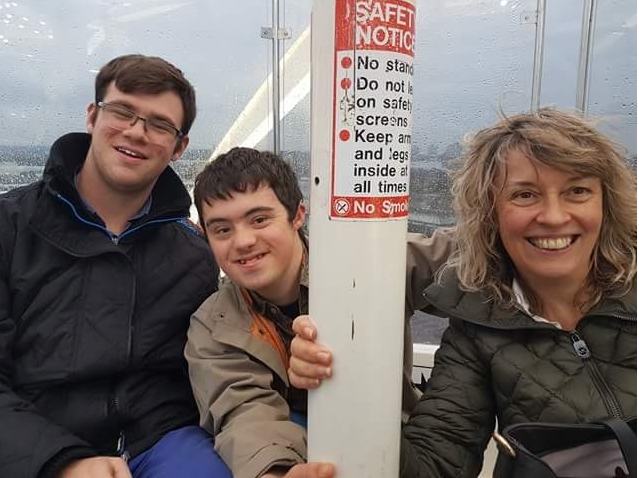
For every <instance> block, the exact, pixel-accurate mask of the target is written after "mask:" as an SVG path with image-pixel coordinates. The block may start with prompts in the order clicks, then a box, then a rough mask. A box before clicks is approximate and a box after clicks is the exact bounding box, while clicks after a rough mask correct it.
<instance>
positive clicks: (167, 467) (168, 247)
mask: <svg viewBox="0 0 639 478" xmlns="http://www.w3.org/2000/svg"><path fill="white" fill-rule="evenodd" d="M194 118H195V93H194V90H193V87H192V86H191V85H190V83H189V82H188V81H187V80H186V79H185V78H184V76H183V75H182V72H181V71H180V70H178V69H177V68H175V67H174V66H173V65H171V64H170V63H167V62H166V61H164V60H162V59H161V58H156V57H146V56H142V55H127V56H122V57H118V58H116V59H114V60H112V61H111V62H109V63H108V64H107V65H105V66H104V67H103V68H102V69H101V70H100V72H99V73H98V75H97V78H96V83H95V102H94V103H92V104H91V105H89V107H88V117H87V130H88V133H89V134H83V133H71V134H67V135H65V136H62V137H61V138H59V139H58V140H57V141H56V142H55V143H54V145H53V147H52V148H51V153H50V156H49V159H48V161H47V164H46V166H45V171H44V175H43V179H42V180H40V181H38V182H36V183H33V184H31V185H28V186H25V187H21V188H18V189H15V190H13V191H10V192H8V193H6V194H3V195H1V196H0V423H1V424H2V426H0V476H3V477H4V476H6V477H16V478H17V477H21V478H35V477H36V476H37V477H39V478H49V477H53V478H88V477H91V478H116V477H117V478H130V477H131V476H133V477H136V478H147V477H148V478H150V477H153V478H164V477H166V478H168V477H175V476H189V478H199V477H202V478H203V477H205V476H206V477H210V478H228V477H230V473H229V471H228V469H227V468H226V466H225V465H224V464H223V463H222V462H221V461H220V459H219V457H218V456H217V455H216V454H215V453H214V451H213V446H212V442H211V438H210V436H209V435H207V434H206V433H205V432H204V431H203V430H202V429H201V428H199V427H198V426H197V408H196V406H195V402H194V400H193V396H192V392H191V388H190V385H189V381H188V376H187V370H186V362H185V360H184V358H183V355H182V351H183V348H184V343H185V340H186V331H187V328H188V324H189V317H190V315H191V313H192V312H193V311H194V310H195V309H197V307H198V305H199V304H200V303H201V302H202V301H203V300H204V299H205V298H206V297H207V296H208V295H210V294H211V293H212V292H214V291H215V290H216V288H217V278H218V268H217V265H216V263H215V261H214V259H213V256H212V255H211V253H210V251H209V249H208V247H207V245H206V242H205V241H204V240H203V238H202V236H201V234H200V233H199V232H198V231H197V230H196V228H195V227H194V225H193V224H190V223H188V221H187V219H186V218H187V217H188V215H189V206H190V198H189V195H188V193H187V191H186V189H185V187H184V185H183V184H182V182H181V181H180V179H179V178H178V176H177V175H176V174H175V173H174V172H173V171H172V170H171V168H168V167H167V166H168V165H169V163H170V162H171V161H174V160H177V159H178V158H179V157H180V155H181V154H182V153H183V152H184V150H185V149H186V147H187V145H188V132H189V129H190V127H191V124H192V123H193V120H194ZM127 460H128V465H127Z"/></svg>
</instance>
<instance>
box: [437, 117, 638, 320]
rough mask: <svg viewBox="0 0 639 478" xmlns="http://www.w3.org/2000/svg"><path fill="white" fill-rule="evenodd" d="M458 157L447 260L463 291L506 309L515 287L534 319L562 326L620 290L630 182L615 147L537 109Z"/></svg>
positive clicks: (632, 266)
mask: <svg viewBox="0 0 639 478" xmlns="http://www.w3.org/2000/svg"><path fill="white" fill-rule="evenodd" d="M466 158H467V159H466V161H465V163H464V164H463V166H462V167H461V168H460V169H459V171H458V172H457V173H456V175H455V178H454V181H453V197H454V199H453V203H454V207H455V209H456V211H457V213H458V216H459V221H460V226H462V225H463V227H460V228H459V233H460V245H461V247H460V248H459V251H458V253H457V254H456V255H455V256H454V257H453V258H451V260H450V262H449V266H450V267H451V268H453V269H454V270H455V271H456V273H457V275H458V276H459V278H460V283H461V285H462V287H463V288H465V289H466V290H469V291H478V290H480V289H482V288H484V289H487V290H489V291H490V296H491V297H493V298H495V299H497V300H500V301H504V302H506V303H509V304H511V305H512V304H516V303H517V297H516V294H515V293H514V292H513V287H512V285H513V284H512V283H513V280H515V281H516V283H517V285H518V286H520V287H522V288H523V289H524V290H525V291H526V296H527V300H528V301H530V304H531V307H532V310H533V311H534V312H536V313H540V314H542V315H543V314H544V313H545V314H546V316H548V317H552V318H553V319H552V320H553V321H559V322H561V321H567V322H566V325H567V328H568V329H571V328H572V327H571V325H574V321H575V320H577V319H578V318H579V317H581V314H582V313H583V312H584V311H586V310H587V309H588V308H589V307H591V306H592V305H594V304H595V303H597V302H598V301H599V300H600V299H601V297H602V296H603V295H604V294H612V295H613V296H619V295H623V294H625V293H627V292H628V290H629V288H630V287H631V285H632V281H633V279H634V273H633V271H636V243H635V242H634V241H633V239H634V238H636V200H635V191H636V187H635V186H634V185H635V182H636V180H635V178H634V177H633V174H632V173H631V172H630V169H629V164H628V162H627V160H626V159H625V158H624V157H623V155H622V154H621V152H620V149H619V147H618V146H617V145H615V144H614V143H612V142H611V141H609V140H608V139H607V138H606V137H605V136H603V135H602V134H601V133H599V132H598V131H597V130H595V129H594V128H593V127H592V126H591V125H589V124H588V123H587V122H585V121H584V120H583V119H582V118H580V117H579V116H577V115H573V114H569V113H564V112H560V111H557V110H553V109H549V108H544V109H542V110H540V111H539V112H538V113H535V114H522V115H516V116H512V117H510V118H506V119H504V120H503V121H500V122H499V123H497V124H496V125H495V126H492V127H490V128H486V129H484V130H482V131H481V132H479V133H478V134H477V136H475V138H474V140H473V142H472V143H471V145H470V152H469V154H468V155H467V156H466ZM562 292H563V294H564V295H563V297H561V302H563V306H560V307H559V310H556V308H557V306H558V301H559V300H560V296H561V295H562ZM542 298H543V299H544V303H542ZM569 317H570V318H569Z"/></svg>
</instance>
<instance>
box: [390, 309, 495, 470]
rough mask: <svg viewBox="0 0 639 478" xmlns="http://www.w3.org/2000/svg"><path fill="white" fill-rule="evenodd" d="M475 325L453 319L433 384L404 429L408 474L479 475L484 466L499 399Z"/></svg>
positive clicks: (403, 459) (403, 457)
mask: <svg viewBox="0 0 639 478" xmlns="http://www.w3.org/2000/svg"><path fill="white" fill-rule="evenodd" d="M472 327H473V326H472V325H469V324H462V323H461V322H460V321H458V320H451V323H450V326H449V328H448V329H447V330H446V332H445V333H444V336H443V338H442V343H441V346H440V348H439V350H438V351H437V352H436V354H435V365H434V368H433V374H432V376H431V378H430V380H429V382H428V387H427V389H426V391H425V393H424V395H423V396H422V398H421V400H420V401H419V403H418V404H417V405H416V406H415V408H414V410H413V413H412V414H411V416H410V418H409V420H408V423H407V424H406V425H405V426H404V429H403V437H402V453H401V477H402V478H426V477H429V478H430V477H432V478H452V477H456V478H457V477H459V478H463V477H476V476H477V475H478V474H479V471H480V470H481V466H482V460H483V453H484V449H485V448H486V445H487V443H488V440H489V438H490V435H491V433H492V431H493V429H494V424H495V404H494V399H493V395H492V387H491V373H490V367H489V365H488V364H486V363H484V362H483V361H481V360H480V359H479V354H478V353H477V349H476V346H475V344H474V342H473V339H472V333H470V331H471V330H472Z"/></svg>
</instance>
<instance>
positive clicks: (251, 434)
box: [185, 148, 452, 478]
mask: <svg viewBox="0 0 639 478" xmlns="http://www.w3.org/2000/svg"><path fill="white" fill-rule="evenodd" d="M194 196H195V204H196V207H197V209H198V213H199V216H200V221H201V223H202V225H203V227H204V229H205V232H206V236H207V240H208V242H209V245H210V246H211V249H212V250H213V253H214V255H215V257H216V259H217V262H218V264H219V266H220V268H221V269H222V270H223V271H224V272H225V274H226V277H225V278H224V279H223V280H222V283H221V284H220V288H219V291H218V292H216V293H215V294H213V295H212V296H211V297H209V298H208V299H207V300H206V301H205V302H204V303H203V304H202V306H201V307H200V308H199V309H198V311H197V312H196V313H195V314H194V315H193V316H192V318H191V325H190V329H189V332H188V343H187V346H186V349H185V355H186V358H187V361H188V363H189V375H190V379H191V385H192V388H193V392H194V396H195V398H196V402H197V404H198V408H199V410H200V424H201V425H202V426H203V427H204V428H205V429H206V430H208V431H209V432H210V433H211V434H213V435H214V436H215V448H216V450H217V451H218V453H219V454H220V455H221V457H222V458H223V459H224V461H225V462H226V463H227V465H228V466H229V468H230V469H231V471H232V472H233V476H234V477H235V478H257V477H264V478H273V477H283V476H286V478H311V477H320V478H324V477H330V476H332V468H331V467H330V466H328V465H327V466H326V467H322V466H321V465H317V464H313V465H300V464H302V463H304V462H305V461H306V428H305V416H306V392H305V391H302V390H299V389H296V388H293V387H291V386H290V384H289V380H288V377H287V369H288V362H289V350H290V343H291V340H292V338H293V336H294V333H293V330H292V328H291V326H292V322H293V319H295V318H296V317H297V316H298V315H300V314H306V313H308V250H307V243H306V239H305V237H304V235H303V233H302V232H301V228H302V225H303V223H304V218H305V212H306V211H305V207H304V205H303V203H302V193H301V191H300V188H299V185H298V181H297V178H296V177H295V174H294V173H293V171H292V170H291V168H290V167H289V166H288V165H287V164H286V163H285V162H284V161H283V160H282V159H280V158H279V157H277V156H276V155H273V154H271V153H268V152H259V151H256V150H254V149H250V148H233V149H232V150H230V151H229V152H228V153H226V154H223V155H221V156H219V157H218V158H216V159H215V160H214V161H213V162H211V163H210V164H209V165H207V166H206V168H205V169H204V170H203V171H202V172H201V173H200V174H199V175H198V177H197V178H196V182H195V191H194ZM411 236H412V237H411V240H410V241H409V245H408V257H409V266H408V267H407V303H406V309H407V317H410V316H411V315H412V312H413V311H414V310H417V309H421V308H423V307H425V305H426V304H425V303H423V298H422V296H421V291H422V290H423V289H424V287H425V286H426V285H428V283H429V282H431V281H432V278H433V275H434V272H435V270H436V267H438V266H439V264H441V263H443V261H444V260H445V259H446V257H447V256H448V253H449V251H450V247H451V244H452V241H451V240H450V239H449V238H448V236H444V235H442V234H439V235H437V238H436V240H433V238H425V237H423V236H419V235H411ZM413 298H414V300H413ZM405 348H406V351H405V354H404V355H405V360H404V362H405V380H404V382H405V384H404V410H405V411H410V410H411V409H412V407H413V405H414V404H415V402H416V400H417V398H418V397H417V395H418V394H417V392H416V390H415V389H414V388H413V386H412V384H411V381H410V373H411V369H412V340H411V335H410V328H409V327H407V334H406V339H405ZM289 470H290V471H289ZM287 471H288V473H287Z"/></svg>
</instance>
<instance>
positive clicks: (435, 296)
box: [424, 271, 637, 329]
mask: <svg viewBox="0 0 639 478" xmlns="http://www.w3.org/2000/svg"><path fill="white" fill-rule="evenodd" d="M633 292H634V290H633V291H630V292H629V293H627V294H626V295H625V296H623V297H619V298H605V299H603V300H601V301H600V302H599V303H598V304H596V305H595V306H594V307H593V308H592V309H591V310H590V311H588V313H587V314H586V317H592V316H611V317H617V318H619V319H625V320H632V321H636V317H637V296H636V295H635V294H634V293H633ZM424 297H425V298H426V300H428V303H429V304H431V306H433V307H435V308H436V309H438V310H439V311H440V312H442V313H443V315H444V316H448V317H452V318H458V319H462V320H465V321H467V322H472V323H475V324H478V325H483V326H486V327H491V328H496V329H543V328H545V329H548V328H550V329H555V327H554V326H553V325H552V324H549V323H545V322H536V321H535V320H533V319H532V318H531V317H530V316H529V315H528V314H526V313H525V312H523V311H522V310H520V309H517V308H514V307H506V306H503V305H498V304H496V303H495V302H494V301H493V300H490V299H489V298H488V297H487V295H485V294H483V293H481V292H466V291H463V290H461V289H460V287H459V281H458V280H457V277H456V276H455V274H454V272H453V271H447V272H446V273H445V274H444V276H443V278H442V281H441V284H438V283H434V284H432V285H430V286H429V287H427V288H426V290H424Z"/></svg>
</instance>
